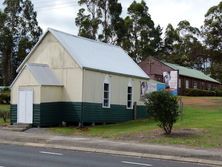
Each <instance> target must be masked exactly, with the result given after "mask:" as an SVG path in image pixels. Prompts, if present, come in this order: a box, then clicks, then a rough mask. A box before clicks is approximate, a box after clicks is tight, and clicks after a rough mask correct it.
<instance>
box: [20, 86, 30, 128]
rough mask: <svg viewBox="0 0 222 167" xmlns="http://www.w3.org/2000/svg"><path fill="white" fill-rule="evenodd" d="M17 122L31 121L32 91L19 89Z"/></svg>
mask: <svg viewBox="0 0 222 167" xmlns="http://www.w3.org/2000/svg"><path fill="white" fill-rule="evenodd" d="M18 94H19V97H18V120H17V122H18V123H28V124H31V123H32V122H33V121H32V120H33V119H32V118H33V91H32V90H19V93H18Z"/></svg>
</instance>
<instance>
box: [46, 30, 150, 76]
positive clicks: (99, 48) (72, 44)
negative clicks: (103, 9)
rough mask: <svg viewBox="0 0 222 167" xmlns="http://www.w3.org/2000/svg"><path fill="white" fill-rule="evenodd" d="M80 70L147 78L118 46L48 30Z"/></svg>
mask: <svg viewBox="0 0 222 167" xmlns="http://www.w3.org/2000/svg"><path fill="white" fill-rule="evenodd" d="M48 31H49V32H51V33H52V34H53V35H54V36H55V38H56V39H57V40H58V41H59V42H60V43H61V44H62V45H63V47H64V48H65V49H66V50H67V52H68V53H69V54H70V55H71V56H72V57H73V59H74V60H75V61H76V62H77V63H78V64H79V65H80V67H82V68H89V69H95V70H101V71H106V72H113V73H118V74H124V75H130V76H136V77H142V78H149V77H148V76H147V74H146V73H145V72H144V71H143V70H142V69H141V68H140V67H139V66H138V65H137V64H136V63H135V62H134V61H133V60H132V59H131V58H130V57H129V55H128V54H127V53H126V52H125V51H124V50H123V49H122V48H121V47H118V46H114V45H111V44H106V43H103V42H98V41H95V40H91V39H87V38H83V37H79V36H74V35H71V34H67V33H64V32H61V31H57V30H54V29H49V30H48Z"/></svg>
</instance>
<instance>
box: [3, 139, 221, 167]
mask: <svg viewBox="0 0 222 167" xmlns="http://www.w3.org/2000/svg"><path fill="white" fill-rule="evenodd" d="M0 143H1V144H9V145H19V146H31V147H42V148H54V149H64V150H72V151H83V152H95V153H104V154H112V155H122V156H131V157H132V156H133V157H139V158H152V159H161V160H171V161H180V162H187V163H197V164H202V165H214V166H222V161H216V160H206V159H199V158H189V157H180V156H172V155H157V154H147V153H136V152H127V151H118V150H108V149H97V148H89V147H72V146H62V145H57V144H43V143H31V142H25V143H24V142H15V141H4V140H0Z"/></svg>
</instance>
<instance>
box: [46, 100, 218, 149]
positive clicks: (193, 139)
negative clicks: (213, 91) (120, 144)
mask: <svg viewBox="0 0 222 167" xmlns="http://www.w3.org/2000/svg"><path fill="white" fill-rule="evenodd" d="M183 101H184V113H183V116H182V118H181V119H179V120H178V122H177V123H176V124H175V126H174V128H173V132H172V135H170V136H165V135H164V134H163V132H162V130H161V129H160V128H158V126H157V123H156V122H155V121H153V120H152V119H144V120H136V121H129V122H125V123H119V124H111V125H99V126H94V127H88V128H84V129H82V130H80V129H77V128H74V127H67V128H51V129H50V131H52V132H54V133H56V134H62V135H79V136H93V137H102V138H110V139H121V140H132V141H136V142H142V143H159V144H176V145H185V146H191V147H201V148H222V130H221V129H222V98H220V97H183Z"/></svg>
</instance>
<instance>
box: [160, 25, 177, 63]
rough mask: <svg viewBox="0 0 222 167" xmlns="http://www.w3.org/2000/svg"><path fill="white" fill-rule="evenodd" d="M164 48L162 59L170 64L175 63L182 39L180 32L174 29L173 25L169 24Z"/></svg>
mask: <svg viewBox="0 0 222 167" xmlns="http://www.w3.org/2000/svg"><path fill="white" fill-rule="evenodd" d="M164 35H165V36H164V40H163V43H164V47H163V57H162V59H163V60H165V61H168V62H172V63H173V62H175V60H174V59H175V58H174V56H175V55H176V53H177V50H178V49H177V48H178V47H179V45H180V37H179V34H178V32H177V31H176V30H175V29H174V27H173V26H172V24H168V25H167V28H166V31H165V34H164Z"/></svg>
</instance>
